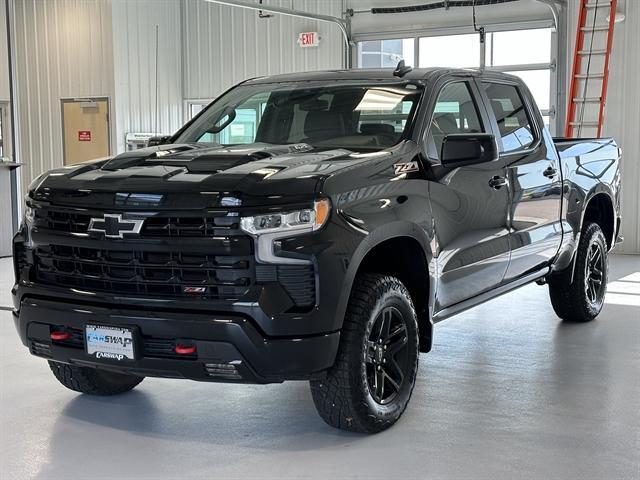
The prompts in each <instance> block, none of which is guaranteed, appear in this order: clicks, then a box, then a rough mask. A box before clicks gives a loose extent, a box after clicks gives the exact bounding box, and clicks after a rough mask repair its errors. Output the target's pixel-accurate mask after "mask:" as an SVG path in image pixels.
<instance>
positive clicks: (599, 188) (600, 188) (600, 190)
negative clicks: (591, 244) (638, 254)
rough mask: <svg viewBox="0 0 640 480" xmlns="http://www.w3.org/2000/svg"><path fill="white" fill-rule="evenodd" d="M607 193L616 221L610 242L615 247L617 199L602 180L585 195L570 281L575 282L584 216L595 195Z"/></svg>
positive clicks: (612, 214) (577, 230)
mask: <svg viewBox="0 0 640 480" xmlns="http://www.w3.org/2000/svg"><path fill="white" fill-rule="evenodd" d="M601 194H602V195H606V196H607V198H608V199H609V201H610V202H611V216H612V218H613V222H614V226H613V232H612V238H610V239H609V240H610V242H611V248H613V246H614V245H615V240H616V239H615V236H616V226H615V222H616V207H615V201H614V197H613V194H612V191H611V188H610V187H609V186H608V185H606V184H604V183H601V182H598V183H597V184H596V185H594V186H593V187H592V188H591V189H590V190H589V192H588V193H587V194H586V195H585V199H584V208H582V211H581V212H580V224H579V225H577V228H576V242H575V244H576V249H575V250H574V252H573V255H572V256H571V277H570V279H569V280H570V283H573V278H574V275H575V269H576V254H577V253H578V244H579V243H580V236H581V234H582V226H583V225H584V217H585V215H586V214H587V206H588V205H589V202H591V200H593V199H594V197H595V196H596V195H601Z"/></svg>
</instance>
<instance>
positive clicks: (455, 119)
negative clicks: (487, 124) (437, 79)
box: [429, 82, 484, 158]
mask: <svg viewBox="0 0 640 480" xmlns="http://www.w3.org/2000/svg"><path fill="white" fill-rule="evenodd" d="M429 132H430V133H429V137H430V138H429V143H430V150H431V151H430V154H429V156H430V157H433V158H437V157H438V156H439V154H440V152H441V150H442V142H443V141H444V138H445V137H446V136H447V135H451V134H456V133H483V132H484V129H483V127H482V122H481V120H480V115H479V114H478V109H477V107H476V104H475V102H474V101H473V97H472V96H471V91H470V90H469V84H468V83H467V82H456V83H450V84H448V85H446V86H445V87H444V88H443V89H442V90H441V91H440V94H439V95H438V100H437V101H436V105H435V108H434V111H433V117H432V120H431V127H430V130H429Z"/></svg>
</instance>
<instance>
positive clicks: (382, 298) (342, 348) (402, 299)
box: [311, 274, 419, 433]
mask: <svg viewBox="0 0 640 480" xmlns="http://www.w3.org/2000/svg"><path fill="white" fill-rule="evenodd" d="M388 312H392V314H393V315H394V317H393V318H394V322H395V327H392V328H393V329H394V330H393V332H396V333H393V334H392V333H389V335H388V338H389V343H388V345H389V351H388V352H387V351H386V349H385V352H384V354H385V355H390V357H389V363H387V364H386V367H384V368H392V369H393V372H396V373H397V371H398V370H397V369H396V367H398V365H400V364H402V365H403V368H404V370H405V371H404V372H403V373H404V375H403V376H402V380H401V382H400V383H399V386H398V388H397V389H396V390H397V393H396V394H395V397H393V398H389V399H388V403H386V404H381V403H380V402H378V401H376V400H375V399H374V395H376V394H378V393H379V391H378V390H377V387H376V389H375V391H373V390H372V387H370V381H371V377H372V376H376V373H375V370H376V369H377V367H374V365H373V363H372V362H374V361H375V362H382V361H383V360H382V359H381V358H378V357H376V358H375V359H374V358H373V356H372V355H371V352H372V351H377V352H378V353H380V352H379V350H376V348H373V347H372V344H374V345H376V342H375V341H373V342H372V340H371V337H372V336H373V337H374V338H375V336H376V331H374V330H373V328H374V326H376V328H377V326H378V325H379V322H380V321H382V325H381V331H382V329H384V325H385V324H384V321H385V320H384V318H385V313H388ZM398 313H399V315H398ZM381 319H382V320H381ZM389 322H391V320H389ZM402 322H404V324H405V327H406V328H405V331H404V332H403V331H402V330H401V324H402ZM389 330H390V328H389V327H387V332H389ZM418 338H419V336H418V322H417V317H416V313H415V309H414V307H413V302H412V301H411V296H410V295H409V292H408V291H407V289H406V288H405V286H404V285H403V284H402V283H401V282H400V281H399V280H398V279H397V278H394V277H391V276H386V275H379V274H366V275H359V276H358V277H357V278H356V280H355V282H354V287H353V290H352V292H351V296H350V299H349V304H348V307H347V313H346V315H345V319H344V324H343V327H342V333H341V338H340V345H339V348H338V354H337V358H336V362H335V364H334V366H333V367H332V368H331V369H330V370H329V371H328V373H327V375H326V378H323V379H319V380H312V381H311V394H312V397H313V401H314V403H315V406H316V409H317V410H318V413H319V414H320V416H321V417H322V419H323V420H324V421H325V422H326V423H328V424H329V425H331V426H332V427H336V428H340V429H343V430H350V431H354V432H362V433H377V432H381V431H382V430H385V429H387V428H389V427H390V426H391V425H393V424H394V423H395V422H396V421H397V420H398V419H399V418H400V416H401V415H402V413H403V412H404V410H405V408H406V407H407V404H408V403H409V399H410V398H411V393H412V391H413V387H414V385H415V380H416V373H417V370H418V354H419V340H418ZM391 339H393V341H391ZM399 342H402V346H401V347H400V348H402V350H401V351H400V352H397V349H398V345H399ZM372 348H373V350H372ZM392 350H394V351H396V352H397V353H391V351H392ZM400 353H401V354H402V362H400V361H399V360H398V357H396V356H395V355H399V354H400ZM384 361H385V362H386V357H385V359H384ZM377 365H378V366H380V365H381V364H377ZM378 370H379V369H378ZM383 372H384V370H383ZM387 378H389V377H387ZM395 378H396V380H397V378H398V377H395ZM376 383H377V382H376ZM382 385H384V382H382ZM388 385H389V386H388V387H387V388H393V387H391V384H389V383H388ZM394 389H395V388H394ZM382 391H384V388H383V389H382ZM379 397H380V398H381V397H382V395H379ZM383 401H384V400H383Z"/></svg>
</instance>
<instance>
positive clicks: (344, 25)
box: [205, 0, 352, 68]
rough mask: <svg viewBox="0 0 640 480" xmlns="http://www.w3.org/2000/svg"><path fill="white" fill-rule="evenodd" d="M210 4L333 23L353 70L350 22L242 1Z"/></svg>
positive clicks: (212, 1)
mask: <svg viewBox="0 0 640 480" xmlns="http://www.w3.org/2000/svg"><path fill="white" fill-rule="evenodd" d="M205 1H207V2H210V3H217V4H219V5H227V6H230V7H238V8H246V9H248V10H257V11H262V12H270V13H277V14H280V15H287V16H289V17H298V18H307V19H311V20H318V21H320V22H328V23H333V24H335V25H337V26H338V28H340V32H342V38H343V40H344V55H345V61H346V66H347V68H351V66H352V64H351V38H350V36H351V35H350V25H349V22H347V21H346V20H344V19H342V18H338V17H332V16H330V15H321V14H318V13H311V12H303V11H301V10H292V9H289V8H283V7H276V6H272V5H265V4H258V3H249V2H243V1H240V0H205Z"/></svg>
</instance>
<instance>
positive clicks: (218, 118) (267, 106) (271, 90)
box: [176, 82, 423, 151]
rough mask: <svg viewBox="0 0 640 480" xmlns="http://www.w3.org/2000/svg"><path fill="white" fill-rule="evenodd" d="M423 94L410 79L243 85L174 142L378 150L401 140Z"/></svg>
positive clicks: (215, 105)
mask: <svg viewBox="0 0 640 480" xmlns="http://www.w3.org/2000/svg"><path fill="white" fill-rule="evenodd" d="M422 93H423V89H422V87H421V86H420V85H417V84H413V83H411V82H407V83H406V84H397V83H394V84H391V85H385V84H379V83H375V84H373V85H367V84H351V85H349V84H346V85H345V84H340V85H322V86H310V85H309V84H308V83H303V82H301V83H296V82H292V83H270V84H262V85H261V84H256V85H241V86H239V87H237V88H234V89H233V90H231V91H229V92H228V93H227V94H225V95H223V96H222V97H220V98H219V99H218V100H216V101H215V102H214V103H213V104H212V105H210V106H209V107H207V109H206V110H205V111H204V112H202V113H201V115H200V116H198V118H197V119H196V120H195V121H194V122H193V124H191V125H190V126H189V127H188V128H187V129H186V130H185V131H184V133H183V134H182V135H181V136H180V137H179V138H178V139H177V140H176V141H177V142H178V143H180V142H184V143H191V142H202V143H213V144H221V145H239V144H249V143H269V144H292V143H307V144H309V145H311V146H313V147H316V148H320V147H329V148H340V147H342V148H349V149H353V150H356V151H358V150H366V151H370V150H377V149H381V148H386V147H390V146H392V145H395V144H396V143H398V142H399V141H400V139H401V138H402V135H403V132H404V131H405V129H406V128H407V125H408V124H409V123H410V122H411V120H412V118H413V114H414V111H415V109H416V105H417V103H418V100H419V99H420V97H421V96H422Z"/></svg>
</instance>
